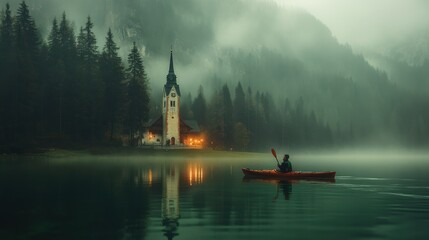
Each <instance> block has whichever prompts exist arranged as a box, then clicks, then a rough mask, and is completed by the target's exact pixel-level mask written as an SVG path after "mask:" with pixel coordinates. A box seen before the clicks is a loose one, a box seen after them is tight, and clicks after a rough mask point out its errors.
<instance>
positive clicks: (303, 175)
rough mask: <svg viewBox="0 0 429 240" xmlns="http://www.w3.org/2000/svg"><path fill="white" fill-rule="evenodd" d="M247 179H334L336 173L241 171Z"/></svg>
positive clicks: (246, 169) (243, 169)
mask: <svg viewBox="0 0 429 240" xmlns="http://www.w3.org/2000/svg"><path fill="white" fill-rule="evenodd" d="M241 170H242V171H243V173H244V175H245V176H246V177H259V178H274V179H321V178H322V179H333V178H335V174H336V172H300V171H293V172H287V173H283V172H280V171H278V170H252V169H249V168H242V169H241Z"/></svg>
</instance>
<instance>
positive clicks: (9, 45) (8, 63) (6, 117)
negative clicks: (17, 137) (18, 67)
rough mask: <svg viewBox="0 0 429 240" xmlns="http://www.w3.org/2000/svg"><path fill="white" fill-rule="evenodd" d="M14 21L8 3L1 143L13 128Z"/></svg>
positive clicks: (0, 83) (0, 85) (0, 66)
mask: <svg viewBox="0 0 429 240" xmlns="http://www.w3.org/2000/svg"><path fill="white" fill-rule="evenodd" d="M13 40H14V36H13V22H12V14H11V11H10V7H9V4H6V9H5V11H4V15H3V16H2V19H1V22H0V116H1V117H0V143H2V142H7V140H8V139H10V138H11V135H12V133H13V129H12V118H11V114H12V111H13V110H12V108H11V107H12V106H11V97H12V96H11V94H13V92H12V90H13V89H12V84H13V79H12V73H13V72H12V67H13V64H14V59H15V56H14V49H13V47H14V46H13Z"/></svg>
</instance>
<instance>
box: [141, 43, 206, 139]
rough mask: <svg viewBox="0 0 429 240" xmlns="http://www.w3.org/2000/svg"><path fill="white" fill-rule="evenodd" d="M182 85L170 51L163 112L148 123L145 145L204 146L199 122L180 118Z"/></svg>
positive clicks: (144, 136) (144, 135) (144, 137)
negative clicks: (178, 82) (178, 79)
mask: <svg viewBox="0 0 429 240" xmlns="http://www.w3.org/2000/svg"><path fill="white" fill-rule="evenodd" d="M180 97H181V93H180V87H179V84H177V77H176V74H175V73H174V64H173V51H171V52H170V67H169V70H168V74H167V81H166V83H165V85H164V88H163V94H162V114H161V116H160V117H159V118H156V119H151V120H149V122H148V123H147V124H146V126H145V127H146V131H145V133H144V134H143V138H142V144H143V145H160V146H179V147H202V146H203V145H204V144H203V143H204V139H203V137H202V135H201V133H200V129H199V127H198V123H197V122H195V121H192V120H182V119H181V118H180Z"/></svg>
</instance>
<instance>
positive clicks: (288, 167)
mask: <svg viewBox="0 0 429 240" xmlns="http://www.w3.org/2000/svg"><path fill="white" fill-rule="evenodd" d="M277 166H278V167H279V168H280V172H284V173H286V172H292V163H290V162H289V154H285V156H284V157H283V162H282V164H277Z"/></svg>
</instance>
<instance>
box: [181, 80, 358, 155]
mask: <svg viewBox="0 0 429 240" xmlns="http://www.w3.org/2000/svg"><path fill="white" fill-rule="evenodd" d="M234 92H235V94H234V97H231V91H230V89H229V87H228V85H227V84H225V85H223V86H222V88H221V89H219V90H218V91H216V93H215V94H214V95H213V96H212V97H211V99H210V100H209V101H208V102H207V101H206V99H205V95H204V91H203V87H201V86H200V89H199V93H198V96H197V97H196V98H195V99H193V100H192V99H191V98H192V97H191V96H190V95H188V96H187V97H186V99H185V101H183V102H182V103H183V104H184V105H183V106H182V110H181V112H182V117H184V118H194V119H196V120H198V122H199V123H200V126H201V128H202V130H203V131H204V132H207V133H208V135H209V136H210V138H209V142H208V143H207V144H208V145H209V146H211V147H214V148H219V149H233V150H258V149H267V148H270V147H272V146H280V147H294V148H298V147H311V148H315V147H332V146H334V143H335V140H336V139H334V137H333V133H332V130H331V129H330V127H329V126H328V124H327V123H324V122H323V121H321V120H319V119H318V118H317V117H316V115H315V113H314V111H310V114H308V113H307V112H309V109H308V108H307V107H306V106H305V104H304V100H303V98H299V99H298V100H297V101H296V102H294V103H291V102H290V100H289V99H288V98H285V99H284V102H283V104H281V106H277V105H276V103H275V101H274V100H273V99H272V96H271V95H270V94H269V93H260V92H259V91H257V92H256V93H253V91H252V89H251V88H248V89H247V90H244V89H243V87H242V85H241V83H240V82H239V83H238V84H237V86H236V87H235V90H234ZM190 99H191V100H190ZM306 108H307V109H306ZM337 135H338V134H337ZM347 139H348V140H350V139H351V138H350V137H349V138H347ZM338 140H339V139H338Z"/></svg>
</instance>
